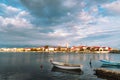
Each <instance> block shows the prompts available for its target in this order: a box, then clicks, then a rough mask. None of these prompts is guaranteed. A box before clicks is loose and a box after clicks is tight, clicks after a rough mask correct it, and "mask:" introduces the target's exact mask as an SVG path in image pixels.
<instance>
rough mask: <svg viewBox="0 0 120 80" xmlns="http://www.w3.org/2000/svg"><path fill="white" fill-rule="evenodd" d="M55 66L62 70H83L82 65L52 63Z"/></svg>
mask: <svg viewBox="0 0 120 80" xmlns="http://www.w3.org/2000/svg"><path fill="white" fill-rule="evenodd" d="M51 63H52V64H53V66H55V67H57V68H60V69H66V70H81V69H82V65H79V64H68V63H63V62H55V61H51Z"/></svg>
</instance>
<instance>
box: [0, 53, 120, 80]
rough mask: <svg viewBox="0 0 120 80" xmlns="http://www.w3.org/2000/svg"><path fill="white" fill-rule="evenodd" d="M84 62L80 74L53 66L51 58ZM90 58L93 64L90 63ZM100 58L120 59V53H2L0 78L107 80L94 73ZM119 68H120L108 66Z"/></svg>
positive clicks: (99, 65)
mask: <svg viewBox="0 0 120 80" xmlns="http://www.w3.org/2000/svg"><path fill="white" fill-rule="evenodd" d="M51 59H52V60H54V61H60V62H68V63H71V64H82V65H83V69H82V72H80V74H78V73H73V72H68V71H61V70H57V69H54V68H53V65H51V63H50V60H51ZM90 59H91V60H92V66H90V65H89V61H90ZM99 59H110V60H114V61H120V54H77V53H51V54H49V53H35V52H34V53H0V80H106V79H101V78H98V77H97V76H96V75H94V71H93V69H94V68H100V67H101V65H102V64H101V63H100V62H99V61H98V60H99ZM108 69H112V70H117V71H118V70H119V71H120V68H108Z"/></svg>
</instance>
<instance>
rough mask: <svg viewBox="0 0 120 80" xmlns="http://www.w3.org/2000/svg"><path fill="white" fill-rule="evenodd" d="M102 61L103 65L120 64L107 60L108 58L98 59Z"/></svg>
mask: <svg viewBox="0 0 120 80" xmlns="http://www.w3.org/2000/svg"><path fill="white" fill-rule="evenodd" d="M100 62H102V63H103V66H120V62H116V61H109V60H100Z"/></svg>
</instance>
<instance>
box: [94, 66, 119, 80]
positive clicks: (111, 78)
mask: <svg viewBox="0 0 120 80" xmlns="http://www.w3.org/2000/svg"><path fill="white" fill-rule="evenodd" d="M94 71H95V75H97V76H98V77H101V78H105V79H107V80H120V72H117V71H112V70H107V69H103V68H97V69H94Z"/></svg>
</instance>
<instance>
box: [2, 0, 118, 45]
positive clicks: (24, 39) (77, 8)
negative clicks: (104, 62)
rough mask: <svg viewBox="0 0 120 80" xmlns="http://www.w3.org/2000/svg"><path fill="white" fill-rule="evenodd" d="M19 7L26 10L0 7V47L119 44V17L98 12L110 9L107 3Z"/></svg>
mask: <svg viewBox="0 0 120 80" xmlns="http://www.w3.org/2000/svg"><path fill="white" fill-rule="evenodd" d="M21 3H22V4H23V5H24V7H26V8H27V9H21V7H20V8H18V7H15V6H10V5H6V4H2V3H0V7H1V9H0V10H1V13H0V37H1V39H0V44H4V45H7V44H8V45H13V44H14V45H28V44H29V45H46V44H48V45H58V44H61V45H65V44H66V43H67V42H69V43H70V44H71V45H79V44H81V43H82V44H83V45H84V44H87V45H108V46H112V44H110V43H118V41H119V38H118V37H119V36H118V34H119V31H120V27H119V25H120V23H119V21H120V20H119V19H120V17H118V16H117V17H115V16H114V15H112V16H110V15H109V16H108V15H107V14H105V15H104V14H103V13H101V11H102V10H101V9H100V8H101V6H103V5H106V4H109V5H110V4H111V2H110V1H105V2H104V1H103V0H93V1H92V2H91V3H90V1H84V0H80V1H78V0H66V1H64V0H53V1H49V0H31V1H29V0H21ZM95 3H96V4H95ZM112 3H114V2H112ZM58 4H59V5H58ZM102 8H105V9H107V8H106V7H102ZM103 12H104V11H103ZM108 12H109V11H108ZM113 38H114V40H113ZM4 42H6V43H4ZM118 45H119V43H118ZM118 45H117V44H116V46H118ZM114 46H115V45H114Z"/></svg>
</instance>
